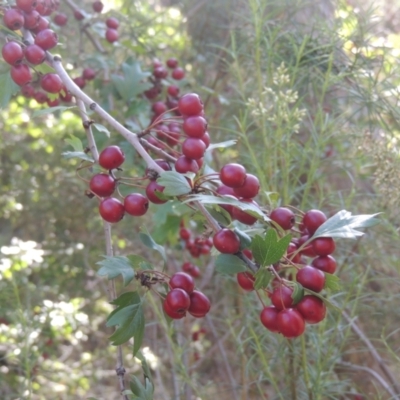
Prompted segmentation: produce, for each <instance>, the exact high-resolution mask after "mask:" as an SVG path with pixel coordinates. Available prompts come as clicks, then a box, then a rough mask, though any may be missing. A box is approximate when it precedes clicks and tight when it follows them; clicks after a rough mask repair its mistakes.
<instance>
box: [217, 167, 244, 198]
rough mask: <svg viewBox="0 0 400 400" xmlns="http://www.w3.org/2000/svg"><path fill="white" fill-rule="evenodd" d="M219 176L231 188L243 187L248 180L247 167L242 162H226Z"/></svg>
mask: <svg viewBox="0 0 400 400" xmlns="http://www.w3.org/2000/svg"><path fill="white" fill-rule="evenodd" d="M219 178H220V179H221V182H222V183H223V184H224V185H226V186H228V187H230V188H237V187H241V186H243V185H244V182H245V180H246V169H245V168H244V167H243V165H240V164H235V163H230V164H225V165H224V166H223V167H222V168H221V170H220V171H219ZM246 197H247V196H246Z"/></svg>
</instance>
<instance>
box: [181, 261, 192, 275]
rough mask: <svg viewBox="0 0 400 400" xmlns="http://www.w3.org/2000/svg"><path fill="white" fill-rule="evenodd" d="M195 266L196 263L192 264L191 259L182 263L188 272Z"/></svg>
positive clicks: (183, 268)
mask: <svg viewBox="0 0 400 400" xmlns="http://www.w3.org/2000/svg"><path fill="white" fill-rule="evenodd" d="M194 267H195V265H194V264H192V263H191V262H189V261H186V262H184V263H183V264H182V270H183V271H185V272H187V273H188V274H191V271H192V270H193V268H194Z"/></svg>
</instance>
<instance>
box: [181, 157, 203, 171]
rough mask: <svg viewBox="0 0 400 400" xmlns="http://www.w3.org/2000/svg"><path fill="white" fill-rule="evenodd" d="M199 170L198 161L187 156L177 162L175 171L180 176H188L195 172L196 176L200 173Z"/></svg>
mask: <svg viewBox="0 0 400 400" xmlns="http://www.w3.org/2000/svg"><path fill="white" fill-rule="evenodd" d="M199 169H200V168H199V165H198V164H197V162H196V160H193V159H192V158H188V157H186V156H180V157H179V158H178V159H177V160H176V162H175V170H176V172H179V173H180V174H186V173H187V172H193V173H195V174H196V173H197V172H199Z"/></svg>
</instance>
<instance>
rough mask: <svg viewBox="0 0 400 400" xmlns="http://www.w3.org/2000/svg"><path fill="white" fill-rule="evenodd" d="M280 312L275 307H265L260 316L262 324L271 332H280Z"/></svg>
mask: <svg viewBox="0 0 400 400" xmlns="http://www.w3.org/2000/svg"><path fill="white" fill-rule="evenodd" d="M278 314H279V311H278V310H277V309H276V308H275V307H274V306H269V307H265V308H264V309H263V310H262V311H261V314H260V321H261V323H262V324H263V325H264V326H265V327H266V328H267V329H268V330H269V331H271V332H277V333H278V332H279V329H278Z"/></svg>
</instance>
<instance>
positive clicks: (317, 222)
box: [303, 210, 327, 235]
mask: <svg viewBox="0 0 400 400" xmlns="http://www.w3.org/2000/svg"><path fill="white" fill-rule="evenodd" d="M326 220H327V218H326V215H325V214H324V213H323V212H322V211H320V210H309V211H307V212H306V213H305V214H304V216H303V224H304V227H305V228H307V230H308V232H309V233H310V235H313V234H314V232H315V231H316V230H317V229H318V228H319V227H320V226H321V225H322V224H323V223H324V222H325V221H326Z"/></svg>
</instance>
